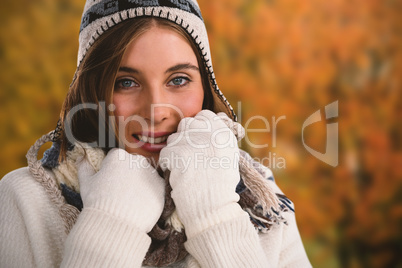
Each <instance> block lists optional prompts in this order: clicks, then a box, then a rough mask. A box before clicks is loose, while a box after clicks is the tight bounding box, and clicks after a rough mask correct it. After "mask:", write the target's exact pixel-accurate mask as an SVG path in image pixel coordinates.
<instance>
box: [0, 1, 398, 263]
mask: <svg viewBox="0 0 402 268" xmlns="http://www.w3.org/2000/svg"><path fill="white" fill-rule="evenodd" d="M83 5H84V1H77V0H35V1H32V0H29V1H28V0H3V2H2V6H3V7H2V8H1V10H0V22H1V23H0V68H1V72H0V87H1V90H0V107H1V114H0V125H1V132H0V148H1V150H0V177H2V176H3V175H5V174H6V173H8V172H10V171H11V170H13V169H15V168H18V167H22V166H26V159H25V154H26V151H27V150H28V149H29V147H30V146H31V145H32V144H33V143H34V141H35V140H36V139H37V138H39V137H40V136H41V135H43V134H45V133H47V132H48V131H50V130H52V129H53V128H54V127H55V125H56V122H57V119H58V117H59V111H60V108H61V105H62V103H63V100H64V97H65V95H66V93H67V90H68V86H69V84H70V82H71V79H72V77H73V74H74V71H75V67H76V55H77V47H78V41H77V40H78V29H79V24H80V17H81V12H82V8H83ZM199 5H200V7H201V10H202V13H203V16H204V20H205V23H206V25H207V29H208V31H209V32H208V33H209V38H210V44H211V50H212V58H213V63H214V69H215V74H216V77H217V81H218V85H219V86H220V88H221V90H222V91H223V92H224V93H225V95H226V97H227V98H228V99H229V101H230V102H231V103H232V106H234V108H235V110H236V111H237V113H238V116H239V120H240V121H241V122H242V123H243V124H245V123H247V122H248V123H249V125H248V128H254V129H256V128H260V129H262V128H266V122H265V123H264V121H263V120H258V119H257V120H252V121H249V119H250V118H256V117H255V116H259V117H258V118H266V119H267V121H268V122H269V124H270V131H269V132H268V131H265V132H260V133H257V132H253V133H251V132H250V133H249V136H248V139H249V141H251V142H252V143H253V144H255V145H260V146H259V147H261V148H255V147H256V146H250V143H246V142H243V143H242V147H243V148H244V149H247V150H248V151H249V152H250V153H251V155H252V156H253V157H256V158H259V159H263V162H264V164H266V165H268V166H270V167H271V168H272V169H273V172H274V175H275V177H276V180H277V183H278V185H279V186H280V187H281V188H282V190H283V191H284V192H285V193H286V195H287V196H288V197H289V198H290V199H292V200H293V201H294V203H295V205H296V216H297V221H298V226H299V230H300V233H301V236H302V239H303V242H304V245H305V248H306V251H307V254H308V256H309V258H310V261H311V263H312V264H313V266H315V267H402V257H401V252H402V124H401V121H402V98H401V89H402V19H401V18H400V11H401V10H402V2H401V1H396V0H383V1H380V0H329V1H324V0H321V1H319V0H304V1H297V0H265V1H262V0H261V1H260V0H214V1H206V0H199ZM334 101H338V108H339V111H338V114H339V116H338V117H337V118H333V119H330V120H327V122H326V121H325V120H323V121H322V122H317V123H315V124H312V125H310V126H308V127H306V128H305V129H304V130H303V129H302V126H303V122H304V121H305V120H306V119H307V118H308V117H309V116H310V115H311V114H313V113H314V112H315V111H317V110H321V115H322V116H323V118H325V113H324V108H325V106H326V105H328V104H330V103H333V102H334ZM272 117H274V121H275V120H278V119H279V118H282V119H281V120H280V121H277V123H276V129H275V131H274V130H273V125H274V121H273V119H272ZM326 123H338V127H339V146H338V147H339V155H338V159H339V164H338V165H337V166H336V167H333V166H331V165H328V164H326V163H324V162H322V161H320V160H319V159H317V158H315V157H314V156H312V155H311V154H310V153H309V152H308V151H307V150H306V148H305V146H304V145H303V142H302V132H303V131H304V142H305V144H306V145H307V146H309V147H311V148H313V149H314V150H316V151H319V152H321V153H325V143H326V135H327V134H326ZM49 146H50V144H48V146H47V147H49Z"/></svg>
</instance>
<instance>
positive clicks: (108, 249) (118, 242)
mask: <svg viewBox="0 0 402 268" xmlns="http://www.w3.org/2000/svg"><path fill="white" fill-rule="evenodd" d="M150 244H151V238H150V237H149V236H148V235H147V234H145V233H143V232H141V231H140V230H138V229H136V228H135V227H133V226H132V225H131V224H128V223H126V222H122V221H120V220H117V219H116V218H115V217H113V216H111V215H108V214H107V213H104V212H103V211H99V210H96V209H85V208H84V210H83V211H82V212H81V214H80V216H79V217H78V219H77V222H76V224H75V225H74V227H73V229H72V230H71V232H70V234H69V235H68V238H67V241H66V243H65V249H64V256H63V257H64V258H63V262H62V265H61V267H140V266H141V264H142V261H143V259H144V257H145V254H146V252H147V250H148V248H149V245H150Z"/></svg>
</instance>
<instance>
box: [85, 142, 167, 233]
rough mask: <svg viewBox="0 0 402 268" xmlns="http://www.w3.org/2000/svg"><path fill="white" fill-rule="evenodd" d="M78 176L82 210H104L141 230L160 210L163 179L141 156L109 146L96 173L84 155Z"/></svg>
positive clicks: (150, 222)
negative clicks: (108, 150) (109, 148)
mask: <svg viewBox="0 0 402 268" xmlns="http://www.w3.org/2000/svg"><path fill="white" fill-rule="evenodd" d="M78 178H79V183H80V191H81V197H82V200H83V203H84V209H96V210H101V211H104V212H105V213H108V214H110V215H112V216H114V217H116V218H119V219H121V220H123V221H126V222H127V223H129V224H133V225H134V226H136V227H137V228H138V229H140V230H141V231H143V232H145V233H148V232H149V231H151V229H152V228H153V226H154V225H155V224H156V222H157V220H158V219H159V217H160V215H161V213H162V210H163V206H164V200H165V182H164V180H163V179H162V178H161V177H160V176H159V175H158V173H157V172H156V170H155V169H154V168H153V167H152V166H151V165H150V164H149V162H148V161H147V160H146V158H145V157H143V156H141V155H131V154H128V153H127V152H126V151H124V150H122V149H112V150H111V151H110V152H109V153H108V154H107V156H106V158H105V159H104V160H103V162H102V166H101V168H100V170H99V172H97V173H95V171H94V169H93V168H92V167H91V165H90V164H89V162H88V161H86V159H85V158H84V159H83V160H82V163H80V165H79V168H78Z"/></svg>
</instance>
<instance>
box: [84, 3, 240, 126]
mask: <svg viewBox="0 0 402 268" xmlns="http://www.w3.org/2000/svg"><path fill="white" fill-rule="evenodd" d="M139 17H157V18H162V19H166V20H169V21H171V22H174V23H176V24H177V25H180V26H181V27H182V28H183V29H184V30H185V31H186V32H187V33H188V34H189V36H191V39H192V40H193V42H194V44H195V45H196V47H197V48H198V51H199V53H200V54H201V55H200V56H201V59H202V61H203V63H204V67H205V68H206V72H207V74H208V79H209V82H210V84H211V86H212V91H213V93H212V96H213V98H214V112H216V113H218V112H224V113H226V114H227V115H228V116H229V117H231V118H232V119H233V120H236V115H235V113H234V111H233V108H232V107H231V106H230V104H229V102H228V101H227V99H226V98H225V96H224V95H223V94H222V92H221V91H220V90H219V88H218V85H217V83H216V80H215V75H214V72H213V69H212V61H211V52H210V49H209V42H208V36H207V31H206V28H205V24H204V21H203V18H202V16H201V11H200V9H199V6H198V3H197V1H196V0H142V1H141V0H87V1H86V4H85V7H84V12H83V15H82V20H81V27H80V35H79V49H78V60H77V66H78V67H79V66H80V64H81V62H82V60H83V59H84V57H85V55H86V53H87V52H88V50H89V49H90V48H91V46H92V45H93V44H94V43H95V42H96V40H97V39H98V38H99V37H100V36H101V35H102V34H103V33H105V32H106V31H107V30H108V29H110V28H112V27H113V26H115V25H117V24H119V23H120V22H123V21H125V20H128V19H132V18H139ZM78 67H77V68H78ZM200 67H201V66H200Z"/></svg>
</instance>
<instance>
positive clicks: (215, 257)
mask: <svg viewBox="0 0 402 268" xmlns="http://www.w3.org/2000/svg"><path fill="white" fill-rule="evenodd" d="M185 247H186V249H187V251H188V252H189V253H190V254H191V255H192V256H193V257H194V258H195V259H196V260H197V262H198V263H199V264H200V266H201V267H228V268H229V267H230V268H232V267H239V268H240V267H250V268H257V267H273V266H272V265H271V264H270V262H269V261H268V259H267V258H266V256H265V253H264V251H263V248H262V247H261V244H260V241H259V237H258V234H257V232H256V230H255V229H254V227H253V226H252V224H251V223H250V220H249V217H248V215H247V214H246V213H245V214H244V215H243V216H241V217H238V218H235V219H232V220H230V221H226V222H223V223H221V224H217V225H215V226H212V227H210V228H208V229H206V230H205V231H203V232H201V233H199V234H198V235H196V236H194V237H192V238H191V239H189V240H188V241H187V242H186V244H185Z"/></svg>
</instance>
